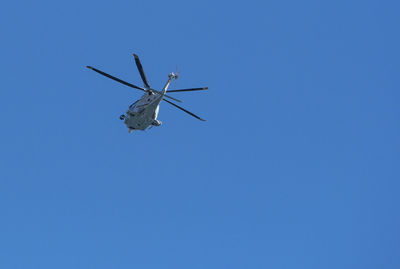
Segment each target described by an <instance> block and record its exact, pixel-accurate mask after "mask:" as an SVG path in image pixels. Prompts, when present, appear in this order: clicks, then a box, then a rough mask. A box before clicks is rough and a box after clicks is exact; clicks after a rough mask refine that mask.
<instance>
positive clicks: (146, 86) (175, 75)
mask: <svg viewBox="0 0 400 269" xmlns="http://www.w3.org/2000/svg"><path fill="white" fill-rule="evenodd" d="M133 57H134V58H135V63H136V67H137V68H138V70H139V74H140V77H141V78H142V81H143V84H144V87H139V86H136V85H134V84H131V83H129V82H126V81H124V80H122V79H119V78H117V77H114V76H112V75H110V74H107V73H105V72H103V71H101V70H99V69H96V68H94V67H92V66H86V67H87V68H89V69H92V70H93V71H95V72H97V73H99V74H101V75H103V76H105V77H108V78H110V79H113V80H115V81H117V82H119V83H121V84H124V85H126V86H128V87H131V88H134V89H137V90H141V91H144V92H148V93H157V94H160V95H163V99H162V100H163V101H165V102H167V103H169V104H171V105H173V106H174V107H176V108H178V109H180V110H182V111H183V112H186V113H187V114H189V115H191V116H193V117H195V118H196V119H199V120H201V121H205V120H204V119H202V118H200V117H199V116H197V115H195V114H193V113H192V112H190V111H188V110H186V109H184V108H183V107H180V106H178V105H177V104H175V103H173V102H171V101H168V100H166V99H165V98H169V99H171V100H174V101H176V102H182V101H181V100H179V99H176V98H174V97H172V96H169V95H167V94H164V93H162V92H160V91H157V90H155V89H152V88H151V87H150V85H149V82H148V81H147V78H146V75H145V73H144V70H143V66H142V64H141V62H140V59H139V56H137V55H136V54H133ZM178 76H179V73H178V72H176V73H173V72H172V73H170V74H169V75H168V78H169V79H170V80H172V79H175V80H176V79H178ZM202 90H208V87H203V88H189V89H181V90H167V91H166V92H167V93H171V92H188V91H202Z"/></svg>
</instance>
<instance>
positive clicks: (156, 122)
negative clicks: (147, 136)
mask: <svg viewBox="0 0 400 269" xmlns="http://www.w3.org/2000/svg"><path fill="white" fill-rule="evenodd" d="M161 124H162V122H161V121H160V120H153V122H152V123H151V125H153V126H160V125H161Z"/></svg>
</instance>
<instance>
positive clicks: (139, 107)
mask: <svg viewBox="0 0 400 269" xmlns="http://www.w3.org/2000/svg"><path fill="white" fill-rule="evenodd" d="M133 57H134V58H135V62H136V66H137V68H138V70H139V73H140V76H141V78H142V80H143V84H144V87H139V86H136V85H133V84H131V83H129V82H126V81H123V80H121V79H119V78H117V77H114V76H112V75H110V74H107V73H105V72H103V71H100V70H99V69H96V68H94V67H92V66H86V67H87V68H89V69H92V70H93V71H95V72H97V73H99V74H101V75H103V76H105V77H108V78H111V79H113V80H115V81H118V82H119V83H122V84H124V85H126V86H129V87H131V88H134V89H137V90H141V91H143V92H145V93H144V94H143V96H142V97H141V98H140V99H139V100H137V101H136V102H134V103H133V104H131V105H130V106H129V108H128V110H127V111H126V113H125V114H122V115H121V116H120V117H119V118H120V120H123V121H124V123H125V125H126V126H127V127H128V131H129V133H131V132H132V131H133V130H142V131H144V130H147V129H150V128H152V127H153V126H160V125H161V121H159V120H157V116H158V112H159V109H160V102H161V101H165V102H167V103H169V104H171V105H173V106H174V107H176V108H178V109H180V110H182V111H184V112H186V113H187V114H189V115H191V116H193V117H195V118H196V119H199V120H201V121H205V120H204V119H202V118H200V117H199V116H197V115H195V114H193V113H192V112H190V111H188V110H186V109H184V108H183V107H180V106H178V105H177V104H175V103H173V102H171V101H169V100H166V99H165V98H169V99H171V100H174V101H176V102H182V101H181V100H179V99H176V98H174V97H172V96H169V95H167V93H171V92H189V91H202V90H207V89H208V87H204V88H190V89H182V90H168V86H169V85H170V83H171V81H172V80H176V79H178V76H179V74H178V73H177V72H176V73H174V72H172V73H170V74H169V75H168V80H167V82H166V83H165V85H164V87H163V89H162V90H161V91H157V90H155V89H152V88H151V87H150V85H149V83H148V81H147V78H146V75H145V74H144V71H143V67H142V64H141V63H140V59H139V56H137V55H136V54H133Z"/></svg>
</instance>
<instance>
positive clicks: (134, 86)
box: [86, 66, 182, 103]
mask: <svg viewBox="0 0 400 269" xmlns="http://www.w3.org/2000/svg"><path fill="white" fill-rule="evenodd" d="M86 67H87V68H89V69H92V70H93V71H96V72H97V73H99V74H102V75H103V76H106V77H108V78H111V79H113V80H115V81H118V82H120V83H122V84H124V85H126V86H129V87H132V88H135V89H138V90H141V91H144V92H147V90H146V89H144V88H142V87H138V86H136V85H133V84H131V83H129V82H126V81H123V80H122V79H119V78H116V77H114V76H111V75H109V74H107V73H105V72H103V71H100V70H99V69H96V68H94V67H91V66H86ZM151 91H154V92H156V93H158V94H162V92H160V91H156V90H154V89H151ZM164 96H165V97H167V98H170V99H172V100H174V101H176V102H180V103H182V101H181V100H179V99H176V98H174V97H171V96H168V95H164Z"/></svg>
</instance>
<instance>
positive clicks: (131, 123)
mask: <svg viewBox="0 0 400 269" xmlns="http://www.w3.org/2000/svg"><path fill="white" fill-rule="evenodd" d="M163 97H164V96H163V95H162V94H158V93H153V92H149V93H145V94H144V95H143V96H142V98H140V99H139V100H137V101H136V102H134V103H133V104H132V105H130V106H129V109H128V110H127V111H126V114H125V115H121V119H123V120H124V123H125V125H126V127H128V129H129V130H146V129H147V128H149V127H150V126H160V125H161V122H160V121H158V120H157V116H158V111H159V108H160V107H159V105H160V102H161V100H162V99H163Z"/></svg>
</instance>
